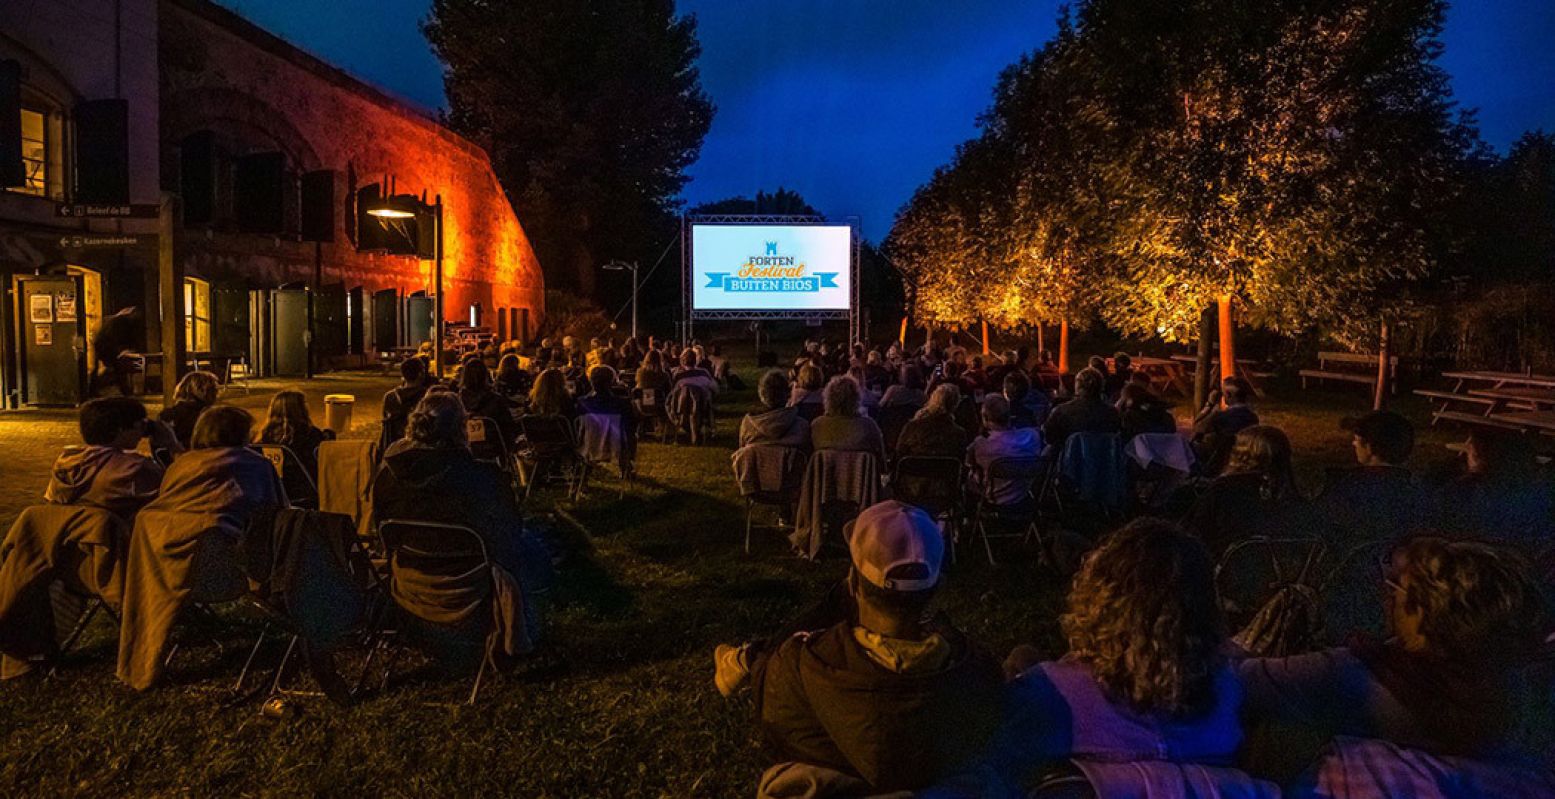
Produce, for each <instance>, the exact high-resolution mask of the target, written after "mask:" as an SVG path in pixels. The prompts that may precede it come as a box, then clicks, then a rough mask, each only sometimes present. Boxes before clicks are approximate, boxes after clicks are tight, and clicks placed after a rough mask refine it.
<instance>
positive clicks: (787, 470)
mask: <svg viewBox="0 0 1555 799" xmlns="http://www.w3.org/2000/svg"><path fill="white" fill-rule="evenodd" d="M803 454H804V453H803V452H801V451H800V450H799V449H798V448H797V447H785V446H782V445H779V444H747V445H746V446H743V447H740V448H739V449H737V450H735V451H734V454H733V455H731V456H730V458H729V460H730V462H731V463H732V464H733V467H734V479H735V482H736V483H738V484H739V487H740V496H741V497H742V498H744V500H745V553H746V554H747V555H748V554H750V551H751V529H752V527H753V526H754V525H753V521H752V519H753V517H754V516H755V512H756V506H757V505H765V506H767V507H775V508H780V509H790V508H792V507H793V504H794V502H795V500H796V499H798V497H799V481H800V479H801V478H802V477H803V472H802V471H801V464H803V463H804V458H803V457H802V456H803ZM774 478H776V479H775V480H774ZM780 526H781V524H780Z"/></svg>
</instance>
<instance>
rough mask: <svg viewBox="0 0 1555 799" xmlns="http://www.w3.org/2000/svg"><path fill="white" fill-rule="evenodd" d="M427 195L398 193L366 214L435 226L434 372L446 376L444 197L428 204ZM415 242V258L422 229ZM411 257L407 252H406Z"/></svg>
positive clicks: (433, 288) (386, 219)
mask: <svg viewBox="0 0 1555 799" xmlns="http://www.w3.org/2000/svg"><path fill="white" fill-rule="evenodd" d="M425 197H426V195H425V194H423V195H422V196H421V198H417V197H416V196H415V195H411V194H395V195H392V196H389V197H385V198H383V200H381V201H380V202H379V203H378V204H377V205H375V206H373V207H371V208H368V209H367V214H368V215H369V216H372V217H375V218H377V219H379V220H381V221H383V222H384V223H385V225H387V224H388V221H389V220H402V221H403V220H406V219H415V220H417V222H418V223H419V222H420V221H422V220H427V219H429V220H430V221H431V223H432V236H433V238H432V263H433V267H432V283H433V285H432V292H433V293H432V331H431V336H432V373H433V374H435V375H437V376H438V377H439V378H441V377H442V376H443V195H441V194H439V195H438V196H437V199H436V200H435V201H433V203H432V204H431V205H428V204H427V202H426V200H425V199H424V198H425ZM416 239H418V240H416V241H411V242H410V244H411V245H412V248H413V249H414V252H415V254H416V255H418V256H419V255H420V254H421V253H422V252H423V250H422V248H421V245H420V226H419V225H418V226H417V236H416ZM407 254H408V253H407Z"/></svg>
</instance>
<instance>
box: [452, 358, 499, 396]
mask: <svg viewBox="0 0 1555 799" xmlns="http://www.w3.org/2000/svg"><path fill="white" fill-rule="evenodd" d="M459 388H460V389H462V390H464V391H468V392H471V393H474V394H479V393H481V392H483V391H490V390H491V370H490V369H488V368H487V367H486V362H485V361H483V360H481V359H480V358H469V359H466V360H465V362H464V370H463V371H462V372H460V373H459Z"/></svg>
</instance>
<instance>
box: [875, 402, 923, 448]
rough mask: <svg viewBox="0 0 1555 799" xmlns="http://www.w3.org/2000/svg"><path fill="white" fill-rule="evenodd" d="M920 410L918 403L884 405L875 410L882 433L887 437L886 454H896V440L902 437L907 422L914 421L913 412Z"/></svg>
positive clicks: (876, 419)
mask: <svg viewBox="0 0 1555 799" xmlns="http://www.w3.org/2000/svg"><path fill="white" fill-rule="evenodd" d="M917 412H918V406H916V405H882V406H880V407H879V408H878V409H876V411H875V421H876V422H877V423H878V424H879V425H880V435H881V437H882V438H884V439H885V451H886V455H887V456H890V457H895V456H896V442H897V440H898V439H900V438H901V437H902V430H904V429H906V427H907V423H908V422H910V421H912V417H913V414H916V413H917Z"/></svg>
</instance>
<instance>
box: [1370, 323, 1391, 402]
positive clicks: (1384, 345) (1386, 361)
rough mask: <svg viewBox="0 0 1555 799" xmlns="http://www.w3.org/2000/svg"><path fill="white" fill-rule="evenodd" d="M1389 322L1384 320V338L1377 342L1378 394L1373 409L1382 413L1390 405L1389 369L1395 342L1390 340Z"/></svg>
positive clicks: (1374, 399) (1374, 398)
mask: <svg viewBox="0 0 1555 799" xmlns="http://www.w3.org/2000/svg"><path fill="white" fill-rule="evenodd" d="M1389 332H1390V331H1389V330H1388V320H1386V319H1384V320H1382V337H1381V339H1380V340H1378V342H1377V393H1376V394H1375V395H1374V396H1373V397H1372V400H1371V409H1372V410H1374V411H1380V410H1382V409H1383V407H1385V406H1386V405H1387V404H1388V391H1389V390H1391V386H1389V385H1388V382H1389V381H1388V378H1389V377H1390V376H1391V375H1390V374H1389V373H1390V372H1391V370H1390V369H1389V368H1388V367H1389V366H1390V365H1391V364H1390V361H1392V360H1393V352H1392V349H1393V342H1392V341H1391V340H1390V336H1389V335H1388V334H1389Z"/></svg>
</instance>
